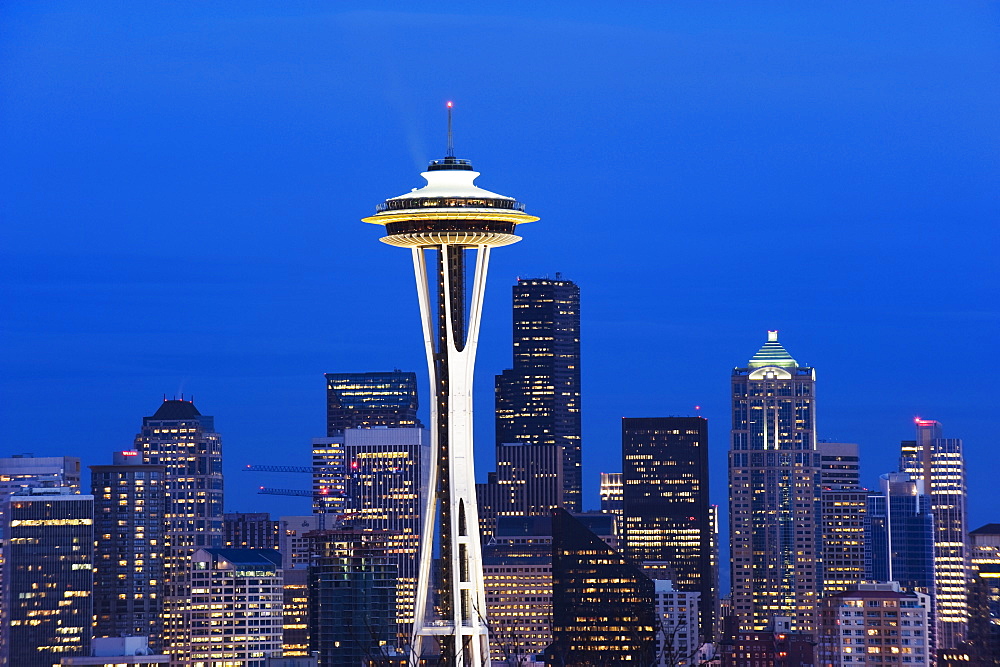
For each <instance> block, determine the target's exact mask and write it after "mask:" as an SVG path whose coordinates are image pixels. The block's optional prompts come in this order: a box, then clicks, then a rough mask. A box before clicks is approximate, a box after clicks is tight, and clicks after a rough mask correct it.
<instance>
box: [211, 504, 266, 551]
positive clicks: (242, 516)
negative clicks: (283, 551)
mask: <svg viewBox="0 0 1000 667" xmlns="http://www.w3.org/2000/svg"><path fill="white" fill-rule="evenodd" d="M280 534H281V525H280V523H279V522H277V521H272V520H271V515H270V514H268V513H267V512H226V513H225V514H223V515H222V546H223V547H225V548H227V549H277V548H278V546H279V543H280Z"/></svg>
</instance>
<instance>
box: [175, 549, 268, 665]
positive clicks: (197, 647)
mask: <svg viewBox="0 0 1000 667" xmlns="http://www.w3.org/2000/svg"><path fill="white" fill-rule="evenodd" d="M186 576H187V583H186V586H185V588H186V589H187V590H189V591H190V593H191V599H190V602H189V603H188V604H186V605H185V606H184V608H183V610H182V617H183V619H184V621H183V623H182V627H183V631H184V634H183V638H184V642H183V644H182V646H181V647H180V653H181V654H182V655H184V656H185V660H183V661H181V664H182V665H184V667H202V666H203V665H204V666H208V665H238V666H239V667H264V666H265V664H266V658H267V656H269V655H275V654H278V653H279V652H280V651H281V645H282V632H283V627H284V622H283V618H282V613H281V605H282V597H283V590H282V581H283V579H282V571H281V554H279V553H278V552H277V551H275V550H274V549H197V550H196V551H195V553H194V554H193V555H192V556H191V562H190V569H189V570H188V573H187V575H186ZM222 610H225V611H222Z"/></svg>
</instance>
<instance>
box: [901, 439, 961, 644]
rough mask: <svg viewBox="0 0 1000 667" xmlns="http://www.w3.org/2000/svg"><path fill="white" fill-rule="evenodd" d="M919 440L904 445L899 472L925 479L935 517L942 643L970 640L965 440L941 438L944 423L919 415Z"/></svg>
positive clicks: (937, 603)
mask: <svg viewBox="0 0 1000 667" xmlns="http://www.w3.org/2000/svg"><path fill="white" fill-rule="evenodd" d="M915 423H916V427H917V439H916V440H908V441H907V440H904V441H903V442H902V443H900V446H901V455H900V463H899V470H900V472H905V473H907V474H909V475H910V476H911V477H913V479H915V480H917V481H922V482H923V486H924V492H925V493H926V494H927V495H929V496H930V499H931V513H932V514H933V515H934V588H935V596H934V602H935V611H936V613H937V647H938V649H950V648H955V647H957V646H958V645H959V644H960V643H961V642H962V641H964V640H965V636H966V630H967V626H968V623H969V608H968V595H969V591H968V580H969V562H968V534H967V533H968V530H967V528H966V523H965V521H966V519H965V517H966V512H965V495H966V485H965V459H964V458H963V456H962V441H961V440H958V439H955V438H942V437H941V424H939V423H938V422H936V421H934V420H931V419H916V420H915Z"/></svg>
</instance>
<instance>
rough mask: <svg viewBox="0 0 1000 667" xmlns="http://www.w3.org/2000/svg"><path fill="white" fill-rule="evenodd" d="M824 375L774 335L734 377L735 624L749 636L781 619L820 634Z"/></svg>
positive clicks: (731, 528) (731, 463) (731, 482)
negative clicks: (819, 387) (820, 381)
mask: <svg viewBox="0 0 1000 667" xmlns="http://www.w3.org/2000/svg"><path fill="white" fill-rule="evenodd" d="M815 385H816V371H815V369H813V368H807V367H803V366H799V364H798V363H797V362H796V361H795V359H793V358H792V356H791V355H790V354H788V352H787V351H786V350H785V348H784V347H782V346H781V343H779V342H778V332H777V331H769V332H768V335H767V342H766V343H765V344H764V345H763V346H762V347H761V348H760V350H758V351H757V354H755V355H754V356H753V358H752V359H750V361H749V363H748V364H747V366H746V367H745V368H736V369H734V370H733V374H732V399H733V427H732V441H731V444H730V450H729V492H730V493H729V531H730V532H729V534H730V540H731V543H732V549H731V555H730V563H731V565H732V582H733V594H732V606H733V615H734V616H736V617H737V618H738V620H739V626H740V629H741V630H764V629H766V628H767V627H768V624H769V623H770V621H771V619H772V618H773V617H774V616H787V617H789V618H791V619H792V627H791V629H792V631H795V632H814V631H815V627H816V623H815V622H816V617H815V615H816V601H817V598H818V592H819V590H820V586H821V581H820V571H819V568H820V560H819V556H820V554H819V548H818V547H819V538H820V536H819V532H820V525H819V521H820V517H819V512H818V509H819V507H818V506H819V502H818V501H819V478H820V454H819V452H818V451H817V450H816V435H815V434H816V422H815V419H816V412H815Z"/></svg>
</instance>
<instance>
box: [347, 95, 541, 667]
mask: <svg viewBox="0 0 1000 667" xmlns="http://www.w3.org/2000/svg"><path fill="white" fill-rule="evenodd" d="M450 118H451V107H450V103H449V127H450V124H451V123H450ZM450 137H451V133H450V131H449V148H448V153H447V156H446V157H445V158H444V159H443V160H434V161H433V162H431V164H430V165H429V166H428V168H427V171H425V172H423V173H422V174H421V175H422V176H423V177H424V178H425V179H426V180H427V185H426V186H425V187H423V188H420V189H414V190H412V191H411V192H408V193H406V194H404V195H400V196H398V197H393V198H391V199H387V200H386V201H385V202H383V203H382V204H380V205H379V206H378V207H377V209H376V210H377V212H376V214H375V215H374V216H371V217H368V218H364V221H365V222H369V223H373V224H377V225H383V226H384V227H385V231H386V236H384V237H383V238H382V239H381V240H382V241H383V242H385V243H387V244H389V245H394V246H399V247H404V248H410V250H411V255H412V258H413V268H414V275H415V277H416V281H417V297H418V302H419V304H420V317H421V322H422V324H423V334H424V336H423V337H424V347H425V352H426V354H427V367H428V374H429V375H430V382H431V387H432V388H433V391H434V399H433V401H432V403H431V423H432V431H431V448H432V455H431V460H432V465H431V471H430V482H429V485H428V487H429V489H430V490H431V491H430V493H428V494H427V495H428V504H427V511H426V512H425V514H424V525H423V527H422V530H421V536H422V542H421V548H420V571H419V581H420V584H419V585H418V587H417V600H416V607H415V609H416V620H415V631H414V635H415V636H414V642H413V644H414V651H415V652H416V654H417V655H418V656H420V655H422V654H423V653H424V652H425V649H426V650H427V652H430V651H433V650H435V649H433V648H432V647H431V646H430V644H431V643H433V642H437V644H438V646H437V647H436V650H437V651H438V653H439V654H440V659H441V660H443V661H444V662H445V663H446V664H449V665H452V664H454V665H470V666H471V665H479V664H481V663H482V662H483V661H484V660H488V659H489V638H488V633H487V625H486V622H485V619H484V616H483V612H484V611H485V609H486V602H485V598H484V595H483V568H482V553H481V550H480V544H479V522H478V521H477V517H478V515H479V514H478V511H477V508H476V486H475V485H476V482H475V474H474V472H473V463H472V462H473V450H472V377H473V369H474V366H475V356H476V347H477V344H478V340H479V324H480V320H481V317H482V308H483V296H484V293H485V289H486V270H487V267H488V265H489V256H490V252H491V250H492V248H495V247H499V246H505V245H509V244H511V243H516V242H517V241H519V240H520V237H518V236H516V235H515V234H514V230H515V226H516V225H518V224H521V223H525V222H532V221H534V220H537V219H538V218H536V217H534V216H530V215H527V214H525V213H524V205H523V204H521V203H519V202H517V201H515V200H514V199H512V198H510V197H505V196H502V195H498V194H496V193H493V192H489V191H487V190H483V189H481V188H478V187H476V186H475V185H473V181H475V179H476V177H477V176H478V175H479V174H478V172H475V171H473V170H472V164H471V163H470V162H469V161H468V160H460V159H458V158H456V157H455V156H454V152H453V150H452V148H451V141H450ZM470 253H471V254H472V255H473V258H474V262H475V268H474V269H473V271H472V274H473V275H472V280H471V281H470V280H469V275H468V273H469V272H468V271H467V270H466V260H467V255H469V254H470ZM470 268H471V267H470ZM435 527H436V528H437V529H436V530H435ZM435 533H436V534H437V535H438V538H439V539H438V540H437V546H438V549H437V552H438V553H439V554H440V560H439V564H440V566H439V567H438V578H437V579H438V581H437V583H436V585H434V583H433V582H432V577H431V561H432V558H433V555H434V553H435V549H434V541H435ZM432 590H433V591H436V592H437V599H438V605H437V606H436V610H435V612H433V615H436V616H437V619H434V618H433V616H429V615H428V612H429V611H430V609H429V608H428V605H427V603H428V602H429V600H430V599H431V598H429V597H428V592H429V591H432ZM425 639H426V644H427V646H424V643H425V641H424V640H425Z"/></svg>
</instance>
